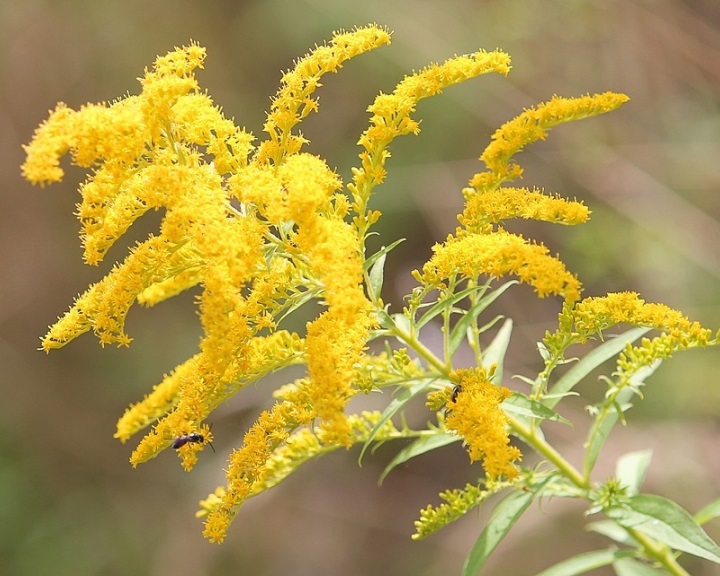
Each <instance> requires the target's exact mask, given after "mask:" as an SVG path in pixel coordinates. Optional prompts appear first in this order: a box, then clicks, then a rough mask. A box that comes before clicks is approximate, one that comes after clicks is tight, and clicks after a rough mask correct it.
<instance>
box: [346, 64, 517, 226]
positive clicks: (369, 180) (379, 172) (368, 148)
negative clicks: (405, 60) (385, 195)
mask: <svg viewBox="0 0 720 576" xmlns="http://www.w3.org/2000/svg"><path fill="white" fill-rule="evenodd" d="M489 72H498V73H500V74H503V75H507V74H508V72H510V56H508V55H507V54H505V53H504V52H502V51H500V50H496V51H494V52H485V51H480V52H476V53H474V54H471V55H466V56H455V57H454V58H451V59H449V60H447V61H445V62H444V63H443V64H433V65H430V66H427V67H425V68H423V69H422V70H421V71H419V72H417V73H415V74H413V75H411V76H406V77H405V78H404V79H403V80H402V81H401V82H400V83H399V84H398V85H397V87H396V88H395V90H394V91H393V92H392V94H380V95H379V96H378V97H377V98H375V101H374V102H373V104H372V105H371V106H370V107H369V108H368V111H369V112H370V113H371V114H372V116H371V118H370V127H369V128H368V129H367V130H366V131H365V132H363V134H362V136H361V137H360V141H359V142H358V144H359V145H360V146H362V147H363V148H364V150H363V152H361V153H360V162H361V167H360V168H354V169H353V182H352V183H351V184H348V190H349V191H350V192H351V194H352V196H353V200H354V205H353V209H354V211H355V212H356V213H357V215H358V220H357V224H358V227H359V228H360V232H361V235H362V236H363V237H364V236H365V234H366V232H367V229H368V228H369V227H370V226H371V225H372V224H373V223H374V222H375V221H376V220H377V217H378V215H377V214H375V213H372V212H367V204H368V201H369V199H370V195H371V194H372V191H373V189H374V188H375V186H377V185H378V184H381V183H382V182H383V180H384V179H385V161H386V160H387V159H388V158H389V157H390V153H389V152H388V150H387V147H388V145H389V144H390V142H392V140H393V139H395V138H396V137H397V136H401V135H404V134H410V133H413V134H417V133H418V132H419V131H420V125H419V123H418V122H417V121H415V120H413V119H412V118H410V114H412V113H413V112H415V107H416V105H417V103H418V102H419V101H420V100H422V99H423V98H427V97H429V96H434V95H436V94H439V93H440V92H442V90H443V89H444V88H447V87H448V86H452V85H453V84H459V83H460V82H464V81H465V80H468V79H469V78H473V77H475V76H479V75H481V74H487V73H489Z"/></svg>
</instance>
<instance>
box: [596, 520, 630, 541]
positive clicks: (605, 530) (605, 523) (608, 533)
mask: <svg viewBox="0 0 720 576" xmlns="http://www.w3.org/2000/svg"><path fill="white" fill-rule="evenodd" d="M585 528H586V529H588V530H590V531H592V532H596V533H598V534H602V535H603V536H605V537H606V538H610V540H614V541H615V542H618V543H620V544H625V545H626V546H632V547H635V546H637V542H635V540H633V539H632V538H631V537H630V534H628V531H627V530H625V528H622V527H621V526H618V524H617V522H613V521H612V520H600V521H598V522H590V523H589V524H587V525H586V526H585Z"/></svg>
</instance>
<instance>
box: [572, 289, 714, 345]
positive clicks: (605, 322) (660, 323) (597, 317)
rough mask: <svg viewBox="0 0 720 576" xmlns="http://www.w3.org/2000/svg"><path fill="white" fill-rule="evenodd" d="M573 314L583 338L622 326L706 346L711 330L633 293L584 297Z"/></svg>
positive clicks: (577, 328)
mask: <svg viewBox="0 0 720 576" xmlns="http://www.w3.org/2000/svg"><path fill="white" fill-rule="evenodd" d="M572 315H573V319H574V326H575V330H576V331H577V333H578V335H579V336H581V337H582V338H583V339H587V338H589V337H590V336H592V335H594V334H598V333H601V332H602V331H603V330H606V329H607V328H610V327H611V326H615V325H617V324H621V323H625V324H632V325H634V326H646V327H648V328H655V329H657V330H662V331H663V332H667V333H668V334H669V335H670V336H671V337H673V338H677V339H683V338H687V339H688V341H692V342H695V343H697V344H700V345H704V344H707V343H708V341H709V340H710V338H711V336H712V333H711V332H710V330H708V329H705V328H702V326H701V325H700V324H699V323H698V322H692V321H690V320H688V318H687V317H686V316H685V315H684V314H682V313H681V312H678V311H677V310H673V309H672V308H670V307H668V306H665V305H664V304H655V303H647V302H645V301H644V300H643V299H642V298H640V297H639V296H638V294H637V293H635V292H619V293H611V294H608V295H607V296H602V297H594V298H586V299H585V300H582V301H581V302H578V303H576V304H575V306H574V308H573V310H572Z"/></svg>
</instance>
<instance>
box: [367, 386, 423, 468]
mask: <svg viewBox="0 0 720 576" xmlns="http://www.w3.org/2000/svg"><path fill="white" fill-rule="evenodd" d="M435 380H436V378H423V379H422V380H418V381H417V382H415V383H414V384H411V385H410V386H408V387H407V388H405V389H404V390H403V391H402V392H401V393H400V394H398V395H397V396H396V397H395V398H393V400H392V401H391V402H390V404H388V405H387V408H385V410H384V411H383V413H382V415H381V416H380V420H378V422H377V424H375V427H374V428H373V429H372V430H371V431H370V434H369V435H368V438H367V440H365V444H363V447H362V450H361V451H360V456H359V457H358V463H362V458H363V456H364V455H365V450H367V449H368V447H369V446H370V444H371V443H372V441H373V440H374V439H375V436H377V433H378V432H379V431H380V429H381V428H382V426H383V424H385V422H387V421H388V420H390V418H392V417H393V416H394V415H395V414H396V413H397V411H398V410H400V409H401V408H402V407H403V406H405V405H406V404H407V403H408V402H410V400H412V399H413V398H414V397H415V396H417V395H418V394H420V392H422V391H424V390H425V389H427V387H428V386H430V385H432V383H433V382H435Z"/></svg>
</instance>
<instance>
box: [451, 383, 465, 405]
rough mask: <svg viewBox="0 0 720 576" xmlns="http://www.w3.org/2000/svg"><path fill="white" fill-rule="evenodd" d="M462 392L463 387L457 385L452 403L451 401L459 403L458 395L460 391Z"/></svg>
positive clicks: (453, 391) (453, 392)
mask: <svg viewBox="0 0 720 576" xmlns="http://www.w3.org/2000/svg"><path fill="white" fill-rule="evenodd" d="M461 390H462V386H460V384H456V385H455V386H454V387H453V390H452V395H451V396H450V401H451V402H457V397H458V394H460V391H461Z"/></svg>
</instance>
